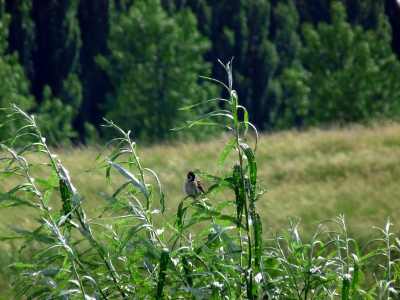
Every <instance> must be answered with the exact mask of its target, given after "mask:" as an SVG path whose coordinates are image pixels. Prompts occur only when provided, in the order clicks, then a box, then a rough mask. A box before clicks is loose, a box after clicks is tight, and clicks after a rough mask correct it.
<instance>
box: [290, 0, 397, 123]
mask: <svg viewBox="0 0 400 300" xmlns="http://www.w3.org/2000/svg"><path fill="white" fill-rule="evenodd" d="M346 19H347V15H346V12H345V8H344V6H343V5H342V4H341V3H339V2H333V3H332V24H327V23H319V24H318V26H317V28H314V26H313V25H312V24H310V23H305V24H303V25H302V34H303V36H304V47H303V48H302V49H301V51H300V58H301V60H302V64H303V67H304V69H302V70H296V69H287V70H286V71H285V74H284V82H285V85H286V88H287V89H288V90H289V91H291V97H288V98H287V99H286V100H285V102H286V104H287V106H288V107H292V108H293V110H292V112H293V114H294V115H295V116H299V117H301V119H302V122H303V124H305V125H315V124H318V123H321V122H323V123H332V122H339V123H347V122H357V121H360V120H364V119H369V118H372V117H392V116H396V115H398V113H399V112H400V81H399V80H398V75H397V74H399V72H400V63H399V61H398V60H397V59H396V57H395V55H394V54H393V51H392V49H391V47H390V42H388V40H389V41H390V35H391V33H390V31H389V30H388V31H386V33H385V32H384V31H383V30H382V31H373V30H368V31H365V30H364V29H363V28H362V27H361V26H359V25H357V26H352V25H351V24H349V23H348V22H347V20H346ZM380 22H383V24H382V25H380V26H381V28H389V27H388V26H387V24H388V23H387V22H388V21H387V19H385V18H382V19H381V20H380ZM385 23H386V25H385ZM290 116H291V117H290ZM287 117H288V118H289V119H291V120H293V119H294V118H293V115H291V112H288V114H287Z"/></svg>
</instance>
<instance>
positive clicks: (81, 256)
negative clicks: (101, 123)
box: [0, 62, 400, 299]
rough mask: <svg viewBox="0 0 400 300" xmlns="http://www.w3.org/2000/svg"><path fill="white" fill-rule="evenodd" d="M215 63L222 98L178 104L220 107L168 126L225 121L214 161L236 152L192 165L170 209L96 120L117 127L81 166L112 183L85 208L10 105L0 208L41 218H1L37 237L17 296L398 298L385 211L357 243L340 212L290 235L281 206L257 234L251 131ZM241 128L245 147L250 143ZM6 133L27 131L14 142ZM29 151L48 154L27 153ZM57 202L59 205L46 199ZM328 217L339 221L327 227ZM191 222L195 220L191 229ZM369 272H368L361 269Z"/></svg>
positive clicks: (34, 129)
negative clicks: (188, 182) (20, 222)
mask: <svg viewBox="0 0 400 300" xmlns="http://www.w3.org/2000/svg"><path fill="white" fill-rule="evenodd" d="M223 66H224V68H225V70H226V72H227V74H228V84H227V85H226V84H224V83H222V82H219V81H217V80H215V79H211V78H207V79H209V80H211V81H214V82H218V83H219V84H220V85H222V87H223V88H225V89H226V90H227V92H228V95H229V97H228V98H227V99H223V98H215V99H211V100H206V101H203V102H201V103H197V104H192V105H189V106H186V107H183V108H181V110H189V109H192V108H195V107H197V106H200V105H203V104H205V103H209V102H215V101H222V102H223V104H224V108H223V109H219V110H214V111H211V112H208V113H206V114H204V115H202V116H199V117H196V118H194V119H193V120H191V121H188V122H187V123H186V124H184V125H183V126H181V127H178V128H175V130H183V129H186V128H191V127H193V126H222V127H224V128H226V129H227V130H228V131H229V132H231V134H232V138H231V140H228V141H226V147H225V148H224V149H223V151H222V154H221V155H220V157H219V159H218V161H217V165H218V168H221V167H222V166H223V165H224V163H225V162H226V160H227V157H228V155H231V156H230V157H232V155H236V158H235V160H236V163H234V165H233V166H232V168H231V171H230V172H227V173H226V174H224V175H222V176H221V175H220V176H217V175H213V174H209V173H207V172H205V171H204V170H195V173H196V175H197V176H199V177H202V178H203V179H205V180H207V181H210V182H212V183H213V185H212V186H211V187H210V188H209V189H208V190H207V192H206V193H205V194H203V195H201V196H199V197H197V198H196V199H192V198H190V197H186V198H184V199H182V201H181V202H180V204H179V205H178V207H177V209H176V212H175V211H173V212H172V215H171V216H167V213H166V212H167V210H168V209H171V208H168V207H167V204H166V203H165V197H164V192H165V191H164V189H163V187H162V184H161V179H160V178H158V176H157V175H156V173H155V172H154V171H153V170H151V169H149V168H146V167H144V166H143V165H142V163H141V161H140V159H139V156H138V149H137V144H136V143H135V142H134V141H132V140H131V137H130V132H129V131H128V132H126V131H124V130H123V129H121V128H120V127H118V126H117V125H116V124H114V123H113V122H112V121H108V120H105V122H106V126H107V127H110V128H112V129H114V130H116V132H117V133H118V134H119V137H117V138H114V139H112V140H110V141H109V142H108V143H106V145H105V146H104V148H103V150H102V151H101V153H100V154H99V155H98V156H97V158H96V161H100V162H99V164H98V165H97V166H96V167H95V168H93V169H92V170H91V171H96V170H99V169H105V173H106V181H107V183H108V184H109V183H110V181H111V178H112V177H113V180H114V177H115V176H119V178H120V179H122V184H121V185H120V187H119V188H118V189H117V190H116V191H115V192H114V193H112V194H110V195H108V194H105V193H102V196H103V198H104V200H105V202H104V203H105V204H104V206H103V207H100V208H98V211H99V212H101V215H100V216H99V218H98V219H95V220H91V219H89V218H88V217H87V214H86V212H85V209H84V206H83V203H84V202H85V197H84V196H82V195H80V194H79V192H78V189H77V188H76V186H75V185H74V183H73V178H71V177H70V175H69V172H68V170H67V169H66V168H65V167H64V165H63V164H62V162H61V160H60V159H59V158H58V157H57V155H55V154H54V153H52V151H51V150H50V149H49V147H48V145H47V141H46V138H45V137H44V136H43V135H42V133H41V131H40V128H39V127H38V126H37V124H36V121H35V118H34V117H32V116H29V115H28V114H26V113H25V112H24V111H22V110H21V109H19V108H18V107H17V106H13V107H12V108H11V109H10V111H11V112H10V113H9V115H8V116H9V117H12V118H17V119H23V121H24V125H22V127H20V128H19V129H18V130H17V131H16V132H15V134H14V136H12V137H10V138H9V139H8V140H5V141H3V142H2V143H1V144H0V146H1V147H2V149H3V150H4V151H3V152H4V155H3V157H2V169H1V170H0V172H1V174H2V177H8V176H16V177H19V178H21V179H22V180H23V182H22V183H21V184H19V185H17V186H15V187H14V188H12V189H11V190H9V191H1V192H0V200H1V203H2V206H1V207H2V208H10V207H15V206H25V207H28V208H30V209H32V210H34V211H35V214H36V216H37V221H38V223H39V226H38V228H36V229H35V230H25V229H21V228H15V227H10V228H11V229H12V230H13V231H14V232H15V233H17V234H18V236H17V237H14V238H11V239H22V240H23V241H24V242H23V244H22V247H21V251H22V250H24V249H25V248H26V247H27V246H28V245H32V244H34V245H35V246H37V245H38V246H37V250H36V251H35V256H34V262H33V263H31V264H24V263H19V262H16V263H14V264H13V266H14V267H17V268H21V269H22V271H21V273H20V276H19V277H18V279H17V280H16V282H15V297H16V298H17V299H18V298H23V297H27V298H29V299H41V298H46V299H55V298H61V299H64V298H65V299H121V298H122V299H124V298H125V299H130V298H133V299H145V298H150V299H196V298H204V299H334V298H341V299H354V298H363V299H377V298H379V299H398V298H399V297H398V290H399V278H400V267H399V264H400V262H399V252H400V240H399V239H398V238H397V237H396V236H395V234H394V233H393V232H391V231H390V229H391V225H392V224H391V221H390V220H388V222H387V225H386V227H385V228H383V229H379V228H378V230H379V231H380V233H381V237H380V238H378V239H374V240H371V241H370V242H368V243H367V245H366V246H364V247H360V246H359V245H358V244H357V243H356V241H355V240H354V239H352V238H351V237H349V236H348V229H347V227H346V223H345V218H344V216H339V217H338V218H337V219H334V220H322V221H320V222H319V224H320V226H319V227H318V229H317V231H316V233H315V234H314V235H313V237H312V238H311V240H310V241H308V242H304V241H302V240H301V239H300V235H299V232H298V224H296V223H293V222H292V220H291V219H290V218H289V217H288V221H289V230H281V231H279V232H272V231H271V232H270V233H269V234H268V237H267V235H266V232H265V231H266V230H265V227H266V226H267V225H268V223H267V222H268V220H265V221H264V224H263V222H262V220H261V218H260V215H259V213H258V212H257V201H259V200H260V199H261V197H262V196H263V195H264V194H265V190H264V189H263V188H262V187H261V186H260V184H259V181H260V178H259V176H258V166H257V160H256V153H257V147H258V134H257V130H256V128H255V126H253V125H252V124H251V123H250V121H249V117H248V112H247V110H246V108H245V107H244V106H242V105H240V104H239V101H238V94H237V93H236V91H235V90H233V79H232V78H233V77H232V62H230V63H228V64H227V65H223ZM239 112H240V113H239ZM241 116H242V117H241ZM213 118H214V120H213ZM215 120H216V121H215ZM220 120H222V121H220ZM251 131H253V132H254V133H255V134H254V136H255V138H254V139H253V141H254V143H255V144H254V145H253V146H250V145H249V144H248V135H249V132H251ZM32 140H33V142H31V141H32ZM16 141H27V142H26V144H25V146H23V147H22V148H20V149H18V150H15V149H13V147H12V146H13V145H14V144H15V143H16ZM106 153H107V154H106ZM35 154H38V155H40V156H43V157H46V158H47V162H46V163H45V164H42V165H38V164H35V163H30V156H31V155H35ZM35 168H43V172H42V173H41V174H43V176H40V177H33V176H32V175H31V174H32V173H31V170H32V169H35ZM115 173H117V174H115ZM45 176H47V177H45ZM149 177H151V178H152V177H154V178H155V182H156V184H151V183H150V180H149ZM223 190H230V191H232V195H234V196H233V198H232V199H231V200H229V201H223V202H217V203H212V201H211V199H213V198H214V197H215V196H216V195H217V194H218V193H220V192H222V191H223ZM155 200H158V201H155ZM57 203H58V206H59V209H55V208H53V207H57ZM156 220H161V222H158V221H156ZM326 223H332V224H334V225H335V226H336V228H337V230H327V229H325V227H324V224H326ZM199 225H203V228H202V231H201V232H200V233H199V234H197V228H198V227H199ZM263 225H264V228H263ZM6 239H10V238H3V240H6ZM372 272H373V273H374V274H375V277H374V278H370V277H371V276H370V274H371V273H372Z"/></svg>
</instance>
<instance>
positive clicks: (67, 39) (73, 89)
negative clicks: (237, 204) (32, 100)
mask: <svg viewBox="0 0 400 300" xmlns="http://www.w3.org/2000/svg"><path fill="white" fill-rule="evenodd" d="M32 3H33V5H32V9H31V12H30V16H31V18H32V20H33V21H34V23H35V41H34V43H33V47H32V49H31V51H32V67H33V69H34V73H33V75H32V79H31V82H32V93H33V94H34V96H35V97H36V99H37V102H38V103H39V105H41V104H42V103H44V105H45V107H44V108H43V109H39V112H40V111H42V112H43V111H47V110H48V108H49V106H48V101H49V100H48V99H47V98H49V99H59V100H61V102H62V105H63V106H64V109H65V110H66V111H70V110H71V111H72V112H73V117H72V118H58V119H59V121H60V122H62V123H60V124H58V126H56V128H64V129H66V128H71V132H70V133H68V134H65V135H57V136H59V137H62V136H63V137H72V136H76V134H75V132H74V131H72V128H73V124H72V123H71V124H65V122H72V121H73V120H74V119H75V118H76V116H77V115H78V113H79V111H80V107H81V104H82V84H81V83H80V80H79V77H78V75H77V74H78V71H79V67H80V62H79V54H80V47H81V36H80V28H79V23H78V18H77V11H78V4H79V0H72V1H69V0H58V1H51V2H47V1H40V0H34V1H33V2H32ZM46 86H49V87H50V89H51V93H49V92H47V91H44V89H45V87H46ZM50 95H51V96H50ZM43 96H45V97H44V98H42V97H43ZM46 97H47V98H46ZM45 127H46V128H47V127H48V126H45ZM44 135H49V133H48V132H44ZM54 137H55V136H54ZM59 142H61V141H59V140H48V143H50V144H55V143H59ZM62 142H66V140H65V139H64V140H63V141H62Z"/></svg>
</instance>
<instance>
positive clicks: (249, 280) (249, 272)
mask: <svg viewBox="0 0 400 300" xmlns="http://www.w3.org/2000/svg"><path fill="white" fill-rule="evenodd" d="M246 288H247V299H253V270H252V269H248V270H247V278H246Z"/></svg>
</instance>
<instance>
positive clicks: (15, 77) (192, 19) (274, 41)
mask: <svg viewBox="0 0 400 300" xmlns="http://www.w3.org/2000/svg"><path fill="white" fill-rule="evenodd" d="M0 4H1V9H0V13H1V17H0V56H1V58H0V107H8V106H9V103H15V104H16V105H18V106H19V107H20V108H22V109H23V110H26V111H28V112H30V113H32V114H33V115H35V118H36V120H37V122H38V124H39V127H40V128H41V129H42V131H43V134H44V136H46V137H47V139H48V143H50V144H53V145H59V144H63V145H64V144H71V143H74V144H81V143H83V144H93V143H97V142H99V139H101V138H109V137H108V136H107V132H106V131H102V129H101V127H100V124H101V123H102V117H106V118H109V119H112V120H113V121H114V122H115V123H116V124H119V125H120V126H121V127H122V128H127V129H130V130H131V131H132V132H133V133H134V136H135V138H140V140H141V141H148V142H154V141H160V140H171V139H175V138H177V137H179V136H178V133H176V132H171V131H170V129H171V128H173V127H174V126H176V125H179V124H181V123H182V121H184V120H183V118H184V119H185V120H187V119H190V118H191V117H192V116H191V115H188V114H189V113H187V114H182V113H179V112H178V108H179V107H182V106H185V105H188V104H189V103H196V102H199V101H202V100H206V99H208V98H210V97H215V95H218V94H221V96H223V94H222V90H219V91H218V90H216V87H215V86H214V85H210V84H209V83H207V82H205V81H204V80H201V79H200V78H199V75H204V76H210V77H213V78H216V79H218V80H224V78H225V74H224V70H223V69H221V68H220V67H219V66H218V65H219V64H218V63H217V59H220V60H221V61H222V62H224V63H226V62H228V61H229V60H230V59H231V57H234V72H233V74H234V83H235V87H236V90H237V92H238V94H239V95H241V101H242V104H243V105H244V106H246V107H247V109H248V111H249V115H250V119H251V120H252V122H253V123H254V124H255V125H256V127H257V128H259V129H260V130H276V129H283V128H291V127H300V128H302V127H307V126H313V125H318V124H332V123H334V124H345V123H350V122H361V121H364V120H370V119H377V118H378V119H381V118H389V119H396V117H397V116H398V115H399V112H400V80H398V74H400V62H399V57H400V4H399V3H398V2H397V1H396V0H386V1H384V0H367V1H365V0H348V1H345V0H343V1H336V2H335V1H329V0H321V1H313V0H298V1H295V0H282V1H277V0H271V1H267V0H264V1H262V0H261V1H260V0H246V1H240V0H227V1H225V0H221V1H206V0H196V1H193V0H192V1H190V0H189V1H183V0H175V1H170V0H167V1H160V0H147V1H141V0H137V1H128V0H110V1H109V0H80V1H79V0H57V1H39V0H6V1H5V0H1V1H0ZM208 109H213V107H211V106H210V107H208ZM192 114H193V116H194V115H197V114H198V111H195V110H194V111H193V113H192ZM9 129H10V128H9ZM213 130H219V129H218V128H216V129H209V131H204V129H203V131H202V132H200V131H198V132H195V133H194V132H193V131H191V133H190V134H191V136H192V137H194V138H198V137H199V136H201V134H209V133H211V132H212V131H213ZM180 134H185V133H180ZM6 137H8V133H7V132H6V130H2V131H0V139H2V140H3V139H4V138H6Z"/></svg>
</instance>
